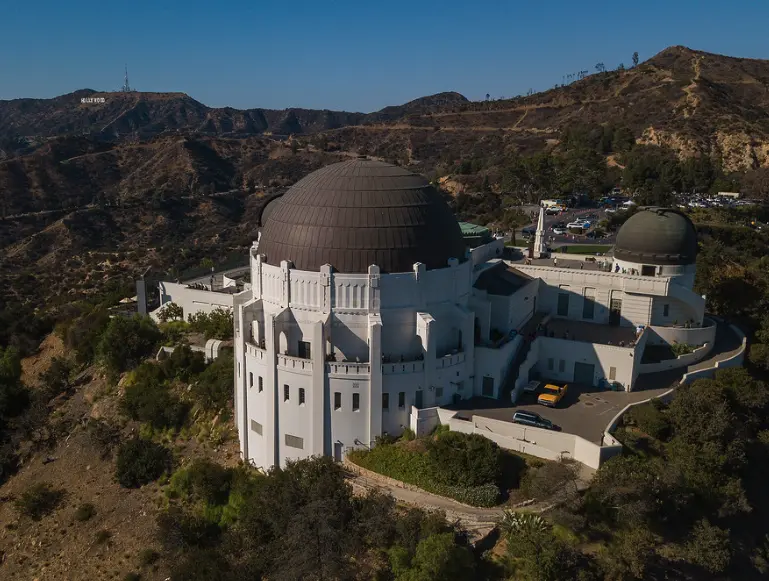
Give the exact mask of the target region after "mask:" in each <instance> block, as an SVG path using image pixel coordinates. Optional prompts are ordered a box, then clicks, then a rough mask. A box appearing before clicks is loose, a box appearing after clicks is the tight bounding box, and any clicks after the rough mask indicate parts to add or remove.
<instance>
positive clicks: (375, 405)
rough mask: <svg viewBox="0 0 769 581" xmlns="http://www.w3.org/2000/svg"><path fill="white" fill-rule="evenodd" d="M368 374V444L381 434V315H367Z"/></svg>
mask: <svg viewBox="0 0 769 581" xmlns="http://www.w3.org/2000/svg"><path fill="white" fill-rule="evenodd" d="M368 349H369V362H370V369H371V372H370V374H369V406H368V407H369V418H368V442H367V443H368V444H369V445H371V444H373V442H374V440H375V439H376V437H377V436H381V435H382V317H381V316H380V315H379V313H370V314H369V316H368Z"/></svg>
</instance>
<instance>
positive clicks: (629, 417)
mask: <svg viewBox="0 0 769 581" xmlns="http://www.w3.org/2000/svg"><path fill="white" fill-rule="evenodd" d="M655 401H656V400H652V401H651V402H649V403H644V404H641V405H637V406H634V407H632V408H630V410H628V412H627V414H626V415H625V423H627V424H628V425H631V426H636V427H637V428H638V429H639V430H641V431H642V432H644V433H646V434H648V435H649V436H651V437H652V438H655V439H657V440H665V439H667V437H668V436H669V435H670V421H669V420H668V417H667V416H666V415H665V412H664V411H663V408H662V407H661V406H660V404H661V402H660V403H657V404H655V403H654V402H655Z"/></svg>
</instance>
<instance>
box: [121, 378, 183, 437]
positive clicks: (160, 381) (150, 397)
mask: <svg viewBox="0 0 769 581" xmlns="http://www.w3.org/2000/svg"><path fill="white" fill-rule="evenodd" d="M122 407H123V410H124V411H125V412H126V414H127V415H128V416H129V417H131V418H132V419H134V420H138V421H140V422H149V423H150V424H152V427H154V428H158V429H164V428H168V427H172V428H178V427H180V426H181V425H182V424H183V423H184V420H185V418H186V417H187V406H186V405H184V403H182V402H181V401H180V400H179V398H177V397H176V396H175V395H174V394H172V393H171V392H170V391H169V389H168V386H167V384H166V376H165V373H164V371H163V369H162V368H161V367H160V366H159V365H156V364H154V363H143V364H142V365H140V366H139V367H138V368H137V369H136V371H134V373H133V376H132V377H131V379H130V385H128V386H127V387H126V390H125V395H124V397H123V400H122Z"/></svg>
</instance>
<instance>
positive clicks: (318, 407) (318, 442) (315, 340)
mask: <svg viewBox="0 0 769 581" xmlns="http://www.w3.org/2000/svg"><path fill="white" fill-rule="evenodd" d="M309 395H310V401H309V402H308V403H309V406H310V442H309V453H310V454H311V455H313V456H315V455H319V456H320V455H323V454H325V451H326V446H325V442H324V429H323V428H324V421H325V417H326V416H325V414H324V413H323V410H324V407H325V406H326V405H327V402H326V401H325V397H326V337H325V333H324V332H323V321H316V322H315V323H313V324H312V389H311V390H310V394H309Z"/></svg>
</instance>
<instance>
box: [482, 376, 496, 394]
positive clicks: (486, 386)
mask: <svg viewBox="0 0 769 581" xmlns="http://www.w3.org/2000/svg"><path fill="white" fill-rule="evenodd" d="M481 395H483V397H494V378H493V377H488V376H485V377H484V378H483V383H482V384H481Z"/></svg>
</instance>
